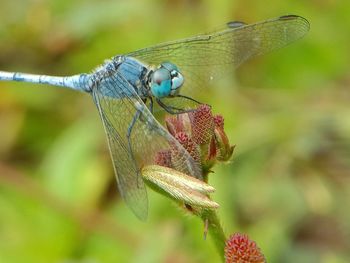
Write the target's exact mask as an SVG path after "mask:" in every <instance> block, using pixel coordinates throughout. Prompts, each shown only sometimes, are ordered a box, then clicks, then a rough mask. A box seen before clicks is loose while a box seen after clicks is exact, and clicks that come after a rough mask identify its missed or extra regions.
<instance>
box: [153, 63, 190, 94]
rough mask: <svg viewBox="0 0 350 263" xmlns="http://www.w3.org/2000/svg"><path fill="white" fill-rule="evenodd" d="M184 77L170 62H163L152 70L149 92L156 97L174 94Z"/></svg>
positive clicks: (176, 92) (177, 91) (178, 89)
mask: <svg viewBox="0 0 350 263" xmlns="http://www.w3.org/2000/svg"><path fill="white" fill-rule="evenodd" d="M183 83H184V78H183V76H182V75H181V73H180V71H179V69H178V68H177V67H176V66H175V65H174V64H173V63H170V62H164V63H162V64H161V65H160V67H159V68H158V69H156V70H155V71H154V72H153V75H152V77H151V85H150V88H151V93H152V95H153V96H155V97H157V98H164V97H168V96H175V95H177V94H178V93H179V91H180V87H181V86H182V84H183Z"/></svg>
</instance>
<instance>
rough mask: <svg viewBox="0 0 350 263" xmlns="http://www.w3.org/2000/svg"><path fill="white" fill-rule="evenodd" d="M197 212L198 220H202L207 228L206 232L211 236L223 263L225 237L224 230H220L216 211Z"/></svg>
mask: <svg viewBox="0 0 350 263" xmlns="http://www.w3.org/2000/svg"><path fill="white" fill-rule="evenodd" d="M197 212H198V213H197V214H198V216H200V218H201V219H202V220H203V222H204V225H205V226H207V227H208V232H209V234H210V235H211V238H212V239H213V242H214V244H215V246H216V249H217V251H218V253H219V255H220V257H221V259H222V262H225V257H224V251H225V242H226V236H225V233H224V230H223V229H222V226H221V224H220V220H219V218H218V215H217V213H216V211H215V210H212V209H211V210H209V209H203V210H201V211H197ZM205 234H206V233H205Z"/></svg>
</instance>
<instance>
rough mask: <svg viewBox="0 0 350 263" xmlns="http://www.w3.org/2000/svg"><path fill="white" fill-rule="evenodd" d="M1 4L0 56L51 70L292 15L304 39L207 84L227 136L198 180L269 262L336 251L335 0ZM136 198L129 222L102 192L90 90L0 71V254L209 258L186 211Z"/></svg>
mask: <svg viewBox="0 0 350 263" xmlns="http://www.w3.org/2000/svg"><path fill="white" fill-rule="evenodd" d="M0 3H1V4H0V6H1V8H0V69H1V70H7V71H23V72H31V73H43V74H53V75H70V74H75V73H79V72H89V71H91V70H92V69H93V68H94V67H95V66H96V65H98V64H100V63H102V62H103V60H104V59H106V58H109V57H111V56H113V55H116V54H121V53H126V52H129V51H133V50H135V49H138V48H142V47H145V46H149V45H152V44H155V43H159V42H163V41H167V40H173V39H177V38H182V37H186V36H191V35H193V34H197V33H200V32H205V31H208V29H209V30H210V29H212V28H215V27H216V26H220V25H222V24H223V23H225V22H227V21H230V20H241V21H246V22H248V23H252V22H256V21H261V20H265V19H268V18H272V17H277V16H280V15H284V14H298V15H301V16H304V17H306V18H307V19H308V20H309V21H310V23H311V31H310V32H309V34H308V35H307V37H306V38H304V39H302V40H301V41H298V42H297V43H295V44H293V45H291V46H289V47H287V48H284V49H282V50H279V51H277V52H274V53H272V54H269V55H266V56H263V57H259V58H256V59H253V60H251V61H249V62H248V63H246V64H244V65H243V66H242V67H240V68H239V69H238V70H237V71H236V72H235V74H236V78H235V81H234V82H231V85H230V87H218V89H217V90H215V91H213V92H211V93H210V98H209V96H208V98H207V101H206V102H207V103H210V104H211V105H212V106H213V110H214V112H216V113H221V114H222V115H223V116H224V117H225V125H226V126H225V127H226V132H227V133H228V135H229V137H230V140H231V142H232V143H233V144H236V145H237V147H236V150H235V153H234V157H233V160H232V162H231V163H229V164H221V165H217V166H216V167H215V174H212V175H211V178H210V183H211V184H212V185H213V186H214V187H215V188H216V189H217V190H216V193H215V194H214V195H213V198H214V200H215V201H217V202H218V203H219V204H220V206H221V207H220V209H219V211H218V213H219V215H220V218H221V221H222V223H223V225H224V228H225V231H226V233H227V234H230V233H234V232H241V233H247V234H249V236H250V237H251V238H252V239H254V240H255V241H256V242H257V243H258V245H259V247H260V248H261V249H262V251H263V253H264V254H265V256H266V258H267V260H268V262H331V263H338V262H350V244H349V238H350V106H349V105H350V103H349V101H350V93H349V85H350V71H349V62H350V51H349V46H350V15H349V14H350V2H349V1H346V0H343V1H341V0H319V1H311V0H309V1H306V0H304V1H293V0H287V1H277V0H271V1H268V2H266V1H260V0H245V1H243V0H215V1H209V0H206V1H205V0H203V1H200V0H194V1H181V0H175V1H170V0H168V1H156V0H150V1H137V0H120V1H112V0H109V1H107V0H103V1H101V0H88V1H82V0H80V1H68V0H50V1H49V0H11V1H10V0H0ZM149 196H150V211H149V219H148V221H147V222H146V223H142V222H140V221H138V220H137V219H136V218H135V217H134V215H133V214H132V213H131V212H130V211H129V210H128V208H127V207H126V205H125V204H124V203H123V202H122V200H121V199H120V197H119V195H118V193H117V186H116V183H115V179H114V175H113V170H112V165H111V162H110V157H109V154H108V149H107V144H106V138H105V136H104V133H103V127H102V124H101V121H100V120H99V117H98V113H97V110H96V109H95V106H94V104H93V102H92V99H91V97H90V96H89V95H86V94H82V93H78V92H74V91H70V90H66V89H62V88H57V87H49V86H38V85H32V84H24V83H5V82H2V83H0V262H6V263H12V262H13V263H17V262H18V263H19V262H26V263H31V262H36V263H39V262H55V263H56V262H59V263H61V262H62V263H63V262H67V263H68V262H84V263H95V262H167V263H170V262H171V263H175V262H219V261H220V257H219V256H218V254H217V253H216V251H215V248H214V246H213V244H212V242H211V240H210V237H209V238H208V240H204V239H203V225H202V222H201V221H200V220H199V219H198V218H195V217H192V216H188V215H184V212H183V211H182V210H181V209H179V208H177V207H176V206H175V205H174V204H173V203H172V202H171V201H170V200H167V199H166V198H164V197H163V196H161V195H159V194H156V193H152V191H149Z"/></svg>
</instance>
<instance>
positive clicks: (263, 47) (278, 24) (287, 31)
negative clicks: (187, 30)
mask: <svg viewBox="0 0 350 263" xmlns="http://www.w3.org/2000/svg"><path fill="white" fill-rule="evenodd" d="M308 30H309V23H308V21H307V20H306V19H305V18H302V17H300V16H295V15H287V16H281V17H278V18H274V19H271V20H266V21H263V22H260V23H256V24H251V25H245V24H243V23H237V22H236V23H234V22H231V23H227V25H226V27H225V28H224V29H222V30H219V31H215V32H212V33H208V34H204V35H198V36H194V37H190V38H186V39H183V40H178V41H174V42H168V43H164V44H159V45H156V46H153V47H149V48H145V49H141V50H138V51H135V52H132V53H130V54H128V55H130V56H133V57H136V58H138V59H140V60H141V61H144V62H146V63H148V64H151V65H158V64H160V63H162V62H164V61H170V62H172V63H174V64H176V65H177V66H178V67H179V69H180V71H181V72H182V73H183V75H184V77H185V84H184V87H183V89H182V91H183V92H184V94H185V95H189V93H190V92H189V91H190V90H191V89H196V90H197V89H199V88H203V87H206V86H208V83H210V82H212V81H213V80H215V79H216V78H217V77H218V76H220V75H222V73H223V72H225V71H227V70H228V69H230V67H231V68H232V67H234V68H235V67H237V66H239V65H240V64H242V63H243V62H244V61H246V60H248V59H249V58H251V57H254V56H258V55H262V54H265V53H268V52H270V51H273V50H276V49H279V48H281V47H283V46H285V45H287V44H289V43H291V42H293V41H295V40H297V39H299V38H301V37H303V36H304V35H305V34H306V33H307V32H308ZM183 92H182V93H183Z"/></svg>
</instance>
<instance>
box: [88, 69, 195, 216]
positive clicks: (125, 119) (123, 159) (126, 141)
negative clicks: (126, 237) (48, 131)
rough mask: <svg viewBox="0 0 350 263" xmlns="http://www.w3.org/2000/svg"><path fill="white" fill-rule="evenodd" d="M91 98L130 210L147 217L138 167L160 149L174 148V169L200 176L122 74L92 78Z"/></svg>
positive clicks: (145, 195) (143, 164)
mask: <svg viewBox="0 0 350 263" xmlns="http://www.w3.org/2000/svg"><path fill="white" fill-rule="evenodd" d="M92 95H93V99H94V101H95V104H96V106H97V108H98V111H99V114H100V117H101V119H102V122H103V125H104V128H105V132H106V134H107V138H108V144H109V149H110V154H111V157H112V161H113V166H114V171H115V174H116V177H117V182H118V187H119V192H120V194H121V196H122V197H123V199H124V200H125V202H126V203H127V205H128V206H129V207H130V208H131V210H132V211H133V212H134V214H135V215H136V216H137V217H138V218H140V219H141V220H145V219H146V218H147V213H148V199H147V192H146V188H145V185H144V182H143V180H142V176H141V174H140V171H141V169H142V167H143V166H145V165H148V164H154V162H155V158H156V155H157V154H158V152H159V151H161V150H173V151H176V152H177V153H179V154H178V156H181V159H180V160H177V162H176V169H177V170H180V171H183V172H186V173H189V174H190V175H192V176H194V177H197V178H201V173H200V167H199V164H198V163H196V162H195V161H194V160H193V158H192V157H191V156H190V155H189V154H188V152H187V151H186V150H185V149H184V148H183V147H182V146H181V145H180V144H179V143H178V142H177V141H176V140H175V138H174V137H173V136H172V135H170V134H169V133H168V131H166V130H165V129H164V128H163V126H162V125H160V124H159V123H158V122H157V120H156V119H155V118H154V116H153V115H152V114H151V112H150V111H149V110H148V108H147V106H146V105H145V104H144V103H143V101H142V100H141V99H140V97H139V96H138V95H137V93H136V91H135V90H134V88H133V87H132V86H131V85H130V83H129V82H128V81H127V80H125V78H124V77H123V76H121V75H120V74H118V73H117V72H116V73H115V74H112V75H109V76H106V77H105V78H101V79H100V80H98V81H96V83H95V85H94V86H93V89H92Z"/></svg>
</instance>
